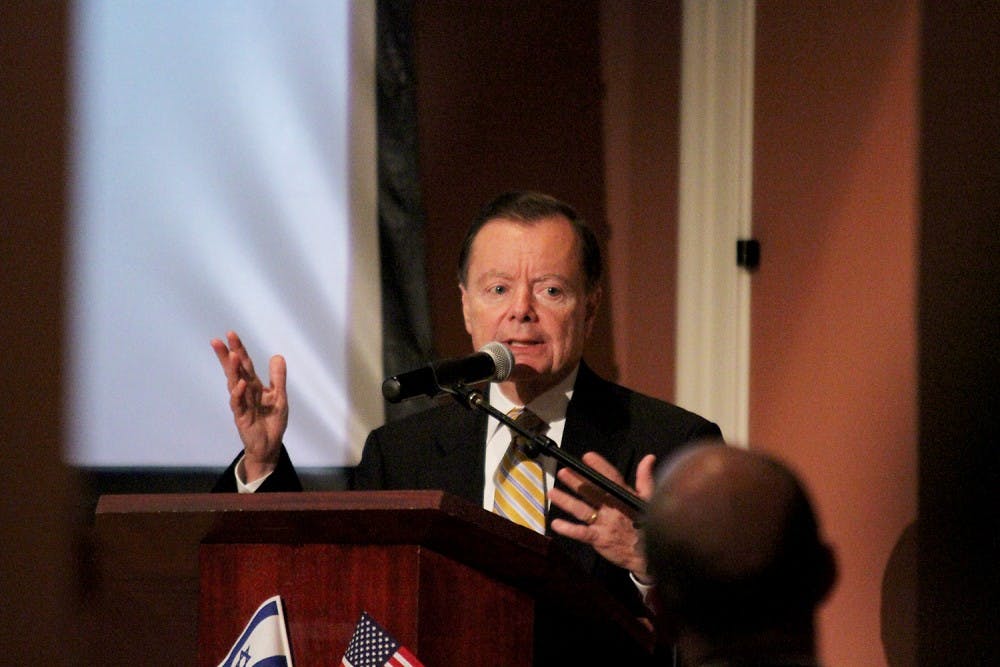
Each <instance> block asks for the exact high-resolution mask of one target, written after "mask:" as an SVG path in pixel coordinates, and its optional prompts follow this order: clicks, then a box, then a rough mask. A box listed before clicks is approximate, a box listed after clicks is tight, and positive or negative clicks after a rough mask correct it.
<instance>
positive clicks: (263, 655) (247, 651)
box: [219, 595, 292, 667]
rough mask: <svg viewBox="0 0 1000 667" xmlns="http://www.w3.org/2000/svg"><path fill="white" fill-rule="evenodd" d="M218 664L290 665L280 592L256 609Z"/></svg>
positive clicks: (248, 666) (233, 666)
mask: <svg viewBox="0 0 1000 667" xmlns="http://www.w3.org/2000/svg"><path fill="white" fill-rule="evenodd" d="M219 667H292V652H291V650H290V649H289V647H288V634H287V632H286V630H285V613H284V611H283V610H282V608H281V596H280V595H275V596H274V597H272V598H269V599H267V600H265V601H264V604H262V605H261V606H259V607H258V608H257V611H255V612H254V615H253V618H251V619H250V622H249V623H247V627H246V628H244V629H243V634H242V635H240V638H239V639H237V640H236V643H235V644H234V645H233V650H232V651H230V652H229V655H228V656H227V657H226V659H225V660H223V661H222V662H220V663H219Z"/></svg>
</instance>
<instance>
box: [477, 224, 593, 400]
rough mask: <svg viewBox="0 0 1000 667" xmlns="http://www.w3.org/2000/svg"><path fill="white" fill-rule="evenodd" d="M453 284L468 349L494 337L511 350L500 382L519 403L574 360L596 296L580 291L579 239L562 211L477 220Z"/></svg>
mask: <svg viewBox="0 0 1000 667" xmlns="http://www.w3.org/2000/svg"><path fill="white" fill-rule="evenodd" d="M461 290H462V312H463V314H464V316H465V329H466V331H468V332H469V335H470V336H471V337H472V345H473V347H474V348H475V349H477V350H478V349H479V348H481V347H482V346H483V345H485V344H486V343H489V342H490V341H499V342H501V343H504V344H505V345H507V346H509V347H510V349H511V351H512V352H513V353H514V359H515V366H514V371H513V372H512V373H511V376H510V380H509V381H508V382H506V383H504V386H503V387H502V388H503V390H504V393H506V394H507V395H508V397H509V398H511V399H513V400H517V401H518V402H521V403H527V402H528V401H531V400H532V399H534V398H535V397H536V396H538V395H539V394H540V393H542V392H544V391H545V390H546V389H548V388H550V387H552V386H553V385H555V384H557V383H558V382H559V381H561V380H562V379H563V378H565V377H566V375H567V374H568V373H569V372H570V371H571V370H572V369H573V368H574V367H575V366H576V364H577V363H578V362H579V361H580V358H581V357H582V356H583V345H584V342H585V341H586V339H587V336H588V335H589V334H590V329H591V326H592V325H593V321H594V314H595V312H596V311H597V304H598V302H599V300H600V292H599V289H595V290H594V291H593V292H592V293H590V294H588V293H587V290H586V281H585V279H584V275H583V269H582V262H581V250H580V247H579V242H578V240H577V237H576V234H575V233H574V231H573V228H572V227H571V226H570V222H569V220H567V219H566V218H564V217H562V216H554V217H550V218H543V219H541V220H538V221H534V222H531V223H523V222H518V221H515V220H507V219H503V218H498V219H496V220H491V221H490V222H488V223H486V224H485V225H483V227H482V228H481V229H480V230H479V233H478V234H477V235H476V238H475V240H474V241H473V244H472V252H471V253H470V256H469V262H468V271H467V278H466V284H465V285H464V286H461Z"/></svg>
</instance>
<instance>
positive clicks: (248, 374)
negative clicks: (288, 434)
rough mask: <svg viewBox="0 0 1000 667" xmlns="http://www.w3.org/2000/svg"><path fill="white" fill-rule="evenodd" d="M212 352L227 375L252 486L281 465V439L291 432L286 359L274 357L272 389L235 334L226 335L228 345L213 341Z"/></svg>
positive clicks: (230, 401)
mask: <svg viewBox="0 0 1000 667" xmlns="http://www.w3.org/2000/svg"><path fill="white" fill-rule="evenodd" d="M227 343H228V344H227ZM212 349H213V350H215V356H216V357H218V358H219V364H220V365H221V366H222V370H223V372H224V373H225V374H226V385H227V388H228V389H229V407H230V409H232V411H233V419H234V420H235V422H236V430H237V431H239V434H240V440H242V441H243V450H244V457H243V466H244V471H245V472H246V480H245V481H246V482H248V483H249V482H253V481H254V480H257V479H260V478H261V477H263V476H265V475H267V474H269V473H270V472H271V471H273V470H274V468H275V466H277V465H278V457H279V455H280V454H281V439H282V437H283V436H284V434H285V429H286V428H288V394H287V393H286V391H285V376H286V372H287V370H286V366H285V359H284V357H282V356H280V355H275V356H273V357H271V363H270V368H269V374H270V378H269V382H270V385H269V386H267V387H265V386H264V383H263V382H261V381H260V378H258V377H257V374H256V373H255V372H254V369H253V361H252V360H251V359H250V355H249V354H247V351H246V348H245V347H243V341H241V340H240V337H239V336H237V335H236V333H235V332H233V331H230V332H229V333H227V334H226V342H223V341H221V340H219V339H218V338H215V339H213V340H212Z"/></svg>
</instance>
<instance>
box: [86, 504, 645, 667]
mask: <svg viewBox="0 0 1000 667" xmlns="http://www.w3.org/2000/svg"><path fill="white" fill-rule="evenodd" d="M96 530H97V537H98V554H99V561H100V563H101V570H100V571H101V576H102V585H101V587H100V590H101V596H102V600H101V604H100V605H99V608H100V609H101V617H100V619H99V624H100V627H99V628H98V638H97V640H96V641H97V642H98V643H100V644H102V645H104V650H102V651H101V652H102V653H103V654H104V655H105V656H107V658H108V662H107V663H106V664H177V665H180V664H188V665H190V664H198V665H202V666H205V667H214V666H215V665H217V664H218V663H219V662H220V661H221V660H222V659H223V658H224V657H225V655H226V653H227V652H228V650H229V649H230V648H231V646H232V644H233V642H235V641H236V638H237V637H238V636H239V634H240V632H241V631H242V629H243V627H244V625H245V624H246V622H247V621H248V620H249V619H250V616H251V615H252V613H253V611H254V610H255V609H256V608H257V606H258V605H259V604H260V603H261V602H263V601H264V600H265V599H266V598H268V597H270V596H272V595H275V594H279V595H281V596H282V599H283V600H284V602H285V607H286V620H287V623H288V634H289V641H290V643H291V646H292V651H293V656H294V658H295V662H296V664H297V665H300V666H302V667H309V666H311V665H333V664H337V663H338V661H339V660H340V658H341V656H342V655H343V653H344V651H345V650H346V648H347V643H348V641H349V640H350V637H351V635H352V633H353V631H354V626H355V624H356V623H357V621H358V618H359V616H360V615H361V612H362V611H368V612H369V613H370V614H371V615H372V616H373V617H374V618H375V619H376V620H377V621H378V622H379V623H381V624H382V625H383V626H385V628H386V629H387V630H388V631H389V632H390V633H392V634H393V636H394V637H395V638H396V639H397V640H399V641H400V642H401V643H403V644H405V645H406V646H407V647H408V648H410V649H411V650H412V651H413V652H414V653H415V654H416V655H417V656H418V657H419V658H420V659H421V661H423V662H424V663H425V664H427V665H428V666H429V667H442V666H446V665H476V664H480V665H495V664H504V665H511V666H516V665H530V664H531V655H532V632H533V621H534V619H533V614H534V609H535V602H536V600H540V599H544V600H545V601H546V604H551V602H552V601H553V600H557V601H560V604H563V605H565V608H566V609H568V610H569V609H571V610H574V611H573V613H575V614H580V613H581V612H583V613H586V614H587V615H588V616H591V617H592V618H593V619H595V620H597V621H598V622H599V623H600V625H601V638H600V641H601V643H602V645H607V644H608V643H612V644H613V643H617V642H622V643H623V645H624V644H627V645H630V646H632V647H635V646H636V645H637V644H638V645H641V646H644V647H646V648H647V649H648V648H649V647H651V645H652V642H651V636H650V634H649V633H648V631H647V630H646V629H645V628H644V627H643V626H642V625H640V624H639V623H638V622H637V621H636V620H635V619H633V618H631V617H630V616H629V615H628V614H627V613H626V612H625V610H624V609H623V608H622V607H621V606H620V605H618V604H617V603H616V602H615V601H614V600H612V599H611V598H610V597H608V596H607V595H606V594H605V593H604V592H603V591H600V590H598V589H597V588H596V587H595V586H593V585H592V584H591V583H590V582H589V581H587V580H585V579H581V578H580V577H578V576H575V574H574V572H575V570H574V568H573V567H572V566H571V565H570V564H569V563H568V562H567V561H566V560H564V558H562V557H561V554H560V553H558V552H557V551H556V550H554V549H553V548H552V543H551V540H550V539H548V538H546V537H543V536H541V535H538V534H536V533H534V532H532V531H530V530H527V529H524V528H521V527H520V526H516V525H514V524H512V523H511V522H509V521H507V520H505V519H501V518H500V517H497V516H495V515H493V514H491V513H489V512H486V511H484V510H482V509H481V508H479V507H476V506H474V505H472V504H470V503H467V502H465V501H464V500H461V499H458V498H456V497H454V496H450V495H448V494H445V493H442V492H439V491H382V492H338V493H277V494H255V495H236V494H197V495H177V494H156V495H127V496H126V495H121V496H103V497H102V498H101V499H100V501H99V503H98V506H97V516H96ZM580 639H581V641H593V639H594V638H593V637H592V636H590V637H581V638H580Z"/></svg>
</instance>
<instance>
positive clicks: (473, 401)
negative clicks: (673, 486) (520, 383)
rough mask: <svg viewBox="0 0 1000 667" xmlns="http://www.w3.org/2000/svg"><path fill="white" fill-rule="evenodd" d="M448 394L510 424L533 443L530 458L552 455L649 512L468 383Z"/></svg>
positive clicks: (641, 511)
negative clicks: (510, 415)
mask: <svg viewBox="0 0 1000 667" xmlns="http://www.w3.org/2000/svg"><path fill="white" fill-rule="evenodd" d="M445 391H446V392H447V393H449V394H451V395H452V396H453V397H454V398H455V400H457V401H459V402H460V403H463V404H465V405H466V406H468V407H469V408H473V409H477V410H482V411H483V412H486V413H487V414H489V415H492V416H493V417H496V418H497V419H498V420H499V421H500V423H502V424H506V425H507V426H509V427H510V428H511V429H513V430H514V431H516V432H517V433H518V434H520V435H522V436H524V437H525V438H527V440H528V442H529V443H530V444H529V446H528V452H527V453H528V455H529V456H532V457H534V456H537V455H538V454H544V455H545V456H550V457H552V458H554V459H556V460H557V461H559V462H560V463H562V464H564V465H566V466H567V467H569V468H572V469H573V471H574V472H576V473H578V474H579V475H580V476H581V477H583V478H585V479H586V480H587V481H589V482H591V483H592V484H594V485H595V486H597V487H599V488H600V489H601V490H602V491H604V492H606V493H607V494H608V495H610V496H612V497H613V498H615V499H616V500H618V501H620V502H622V503H623V504H625V505H626V506H627V507H630V508H631V509H633V510H634V511H635V512H636V513H637V515H639V516H641V515H642V514H644V513H645V512H646V506H647V504H646V501H645V500H643V499H642V498H640V497H639V496H637V495H635V494H634V493H632V492H631V491H630V490H628V489H626V488H625V487H624V486H622V485H621V484H618V483H617V482H614V481H612V480H610V479H608V478H607V477H605V476H604V475H602V474H601V473H599V472H597V471H596V470H594V469H593V468H591V467H590V466H588V465H587V464H586V463H584V462H583V461H581V460H580V459H578V458H577V457H575V456H573V455H572V454H569V453H567V452H565V451H563V449H562V448H561V447H559V445H557V444H556V443H555V441H554V440H552V439H551V438H549V437H546V436H544V435H538V434H535V433H532V432H530V431H528V430H527V429H525V428H523V427H522V426H521V425H519V424H518V423H517V422H515V421H514V420H513V419H511V418H510V417H508V416H507V415H505V414H504V413H503V412H500V411H499V410H497V409H496V408H494V407H493V406H492V405H490V404H489V402H488V401H487V400H486V398H485V397H484V396H483V394H482V392H480V391H477V390H476V389H473V388H472V387H469V386H467V385H464V384H458V385H455V386H452V387H448V388H447V389H445Z"/></svg>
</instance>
